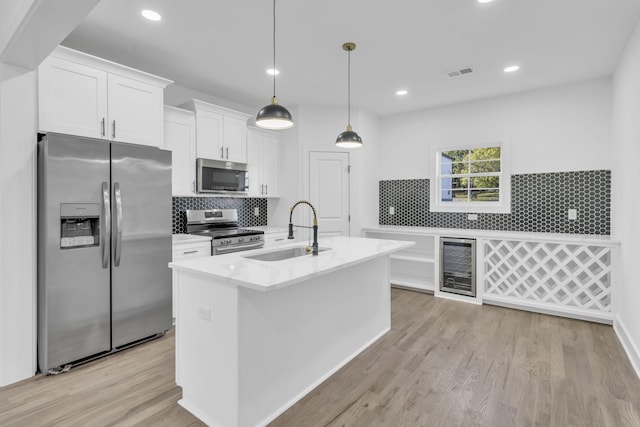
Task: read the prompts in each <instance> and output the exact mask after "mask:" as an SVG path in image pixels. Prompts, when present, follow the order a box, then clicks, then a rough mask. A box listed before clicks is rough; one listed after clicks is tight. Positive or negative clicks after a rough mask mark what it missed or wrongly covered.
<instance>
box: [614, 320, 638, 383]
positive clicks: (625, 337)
mask: <svg viewBox="0 0 640 427" xmlns="http://www.w3.org/2000/svg"><path fill="white" fill-rule="evenodd" d="M613 330H614V332H615V333H616V335H617V336H618V339H619V340H620V343H621V344H622V348H623V349H624V351H625V353H627V357H629V361H630V362H631V366H632V367H633V369H634V370H635V371H636V375H637V376H638V378H639V379H640V349H639V348H638V346H637V345H636V344H635V343H634V342H633V340H632V339H631V336H630V335H629V333H628V332H627V331H628V329H627V328H626V327H625V326H624V323H622V319H621V318H620V316H616V317H615V319H614V321H613Z"/></svg>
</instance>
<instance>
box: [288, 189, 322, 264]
mask: <svg viewBox="0 0 640 427" xmlns="http://www.w3.org/2000/svg"><path fill="white" fill-rule="evenodd" d="M300 204H305V205H309V207H310V208H311V210H312V211H313V246H311V255H318V216H317V215H316V208H314V207H313V205H312V204H311V203H309V202H307V201H306V200H300V201H299V202H296V203H295V204H294V205H293V206H291V212H290V213H289V236H287V239H293V222H292V218H293V210H294V209H295V208H296V206H298V205H300ZM307 250H309V249H308V247H307Z"/></svg>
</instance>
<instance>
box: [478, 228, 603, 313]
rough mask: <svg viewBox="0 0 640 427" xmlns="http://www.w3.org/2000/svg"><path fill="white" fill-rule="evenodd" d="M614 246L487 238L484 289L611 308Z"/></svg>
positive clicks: (491, 292) (556, 303) (545, 301)
mask: <svg viewBox="0 0 640 427" xmlns="http://www.w3.org/2000/svg"><path fill="white" fill-rule="evenodd" d="M611 255H612V248H611V247H609V246H597V245H592V244H565V243H550V242H528V241H516V240H486V241H485V242H484V262H483V265H484V286H485V288H484V294H485V295H487V296H490V295H495V296H499V297H505V298H510V299H511V298H513V299H517V300H526V301H531V302H536V303H543V304H552V305H554V306H562V307H571V308H574V309H581V310H589V311H594V310H595V311H598V312H601V313H610V312H611V271H612V265H611Z"/></svg>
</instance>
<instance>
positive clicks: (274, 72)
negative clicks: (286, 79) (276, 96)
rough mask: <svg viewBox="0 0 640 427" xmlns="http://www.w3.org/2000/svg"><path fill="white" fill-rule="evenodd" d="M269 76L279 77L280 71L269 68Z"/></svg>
mask: <svg viewBox="0 0 640 427" xmlns="http://www.w3.org/2000/svg"><path fill="white" fill-rule="evenodd" d="M267 74H269V75H270V76H273V75H275V76H277V75H278V74H280V71H278V70H276V69H275V68H269V69H268V70H267Z"/></svg>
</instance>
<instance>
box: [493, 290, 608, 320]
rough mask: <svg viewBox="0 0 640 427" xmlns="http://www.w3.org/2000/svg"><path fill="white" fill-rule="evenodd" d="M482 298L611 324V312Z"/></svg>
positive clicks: (519, 308)
mask: <svg viewBox="0 0 640 427" xmlns="http://www.w3.org/2000/svg"><path fill="white" fill-rule="evenodd" d="M482 299H483V302H484V303H485V304H489V305H498V306H500V307H507V308H515V309H518V310H524V311H531V312H534V313H542V314H551V315H553V316H560V317H568V318H570V319H579V320H588V321H590V322H597V323H604V324H606V325H611V324H612V323H613V315H612V314H611V313H603V312H597V311H593V312H590V311H587V310H580V309H576V308H573V307H566V306H556V305H553V304H547V303H540V302H533V301H528V300H522V299H517V298H510V297H502V296H496V295H489V294H485V295H484V296H483V298H482Z"/></svg>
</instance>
